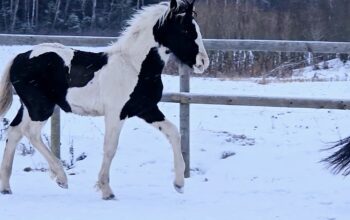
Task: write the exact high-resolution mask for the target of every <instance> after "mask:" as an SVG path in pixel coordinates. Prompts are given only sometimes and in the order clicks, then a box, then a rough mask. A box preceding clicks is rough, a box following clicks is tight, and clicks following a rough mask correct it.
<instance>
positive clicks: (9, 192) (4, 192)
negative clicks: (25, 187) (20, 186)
mask: <svg viewBox="0 0 350 220" xmlns="http://www.w3.org/2000/svg"><path fill="white" fill-rule="evenodd" d="M1 194H3V195H10V194H12V191H11V190H10V189H4V190H1Z"/></svg>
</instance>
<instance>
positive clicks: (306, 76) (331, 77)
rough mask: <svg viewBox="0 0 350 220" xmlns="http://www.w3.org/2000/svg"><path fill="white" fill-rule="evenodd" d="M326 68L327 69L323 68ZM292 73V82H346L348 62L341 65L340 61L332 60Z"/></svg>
mask: <svg viewBox="0 0 350 220" xmlns="http://www.w3.org/2000/svg"><path fill="white" fill-rule="evenodd" d="M325 64H326V66H328V68H325ZM316 66H317V67H318V69H316V70H315V67H314V66H309V67H305V68H301V69H297V70H294V71H293V76H292V79H293V80H298V79H302V80H313V81H320V80H321V81H324V80H327V81H346V80H350V62H349V61H348V62H346V63H343V62H342V61H341V60H340V59H333V60H329V61H325V62H321V63H318V64H317V65H316Z"/></svg>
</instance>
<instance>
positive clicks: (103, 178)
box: [97, 115, 124, 200]
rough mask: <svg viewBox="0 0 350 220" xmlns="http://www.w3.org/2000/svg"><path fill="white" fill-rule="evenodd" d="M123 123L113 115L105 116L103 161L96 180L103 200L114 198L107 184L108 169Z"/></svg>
mask: <svg viewBox="0 0 350 220" xmlns="http://www.w3.org/2000/svg"><path fill="white" fill-rule="evenodd" d="M123 124H124V121H119V120H118V119H116V117H115V116H114V115H113V116H112V117H108V116H105V137H104V146H103V161H102V166H101V170H100V173H99V176H98V182H97V187H98V188H99V189H100V190H101V191H102V198H103V199H105V200H110V199H114V198H115V196H114V194H113V191H112V189H111V187H110V185H109V170H110V168H111V164H112V160H113V158H114V155H115V153H116V151H117V147H118V140H119V134H120V131H121V129H122V127H123Z"/></svg>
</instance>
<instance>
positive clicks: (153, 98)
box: [120, 47, 164, 123]
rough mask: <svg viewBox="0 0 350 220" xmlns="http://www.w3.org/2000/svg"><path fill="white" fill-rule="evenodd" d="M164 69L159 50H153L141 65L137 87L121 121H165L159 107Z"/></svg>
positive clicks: (122, 112)
mask: <svg viewBox="0 0 350 220" xmlns="http://www.w3.org/2000/svg"><path fill="white" fill-rule="evenodd" d="M163 68H164V62H163V60H162V59H161V58H160V56H159V53H158V48H156V47H153V48H151V50H150V52H149V53H148V55H147V56H146V59H145V60H144V61H143V63H142V65H141V70H140V74H139V76H138V81H137V84H136V87H135V89H134V91H133V92H132V93H131V95H130V99H129V100H128V101H127V102H126V104H125V105H124V107H123V109H122V111H121V113H120V119H121V120H124V119H126V118H127V117H129V118H131V117H133V116H138V117H140V118H143V119H144V120H145V121H147V122H148V123H152V122H155V121H163V120H164V115H163V114H162V113H161V112H160V110H159V109H158V106H157V104H158V102H159V101H160V100H161V98H162V93H163V83H162V79H161V74H162V71H163Z"/></svg>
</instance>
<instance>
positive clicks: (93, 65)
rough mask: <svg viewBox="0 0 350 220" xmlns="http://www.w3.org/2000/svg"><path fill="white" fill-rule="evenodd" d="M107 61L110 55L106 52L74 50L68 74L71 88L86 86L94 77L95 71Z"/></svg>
mask: <svg viewBox="0 0 350 220" xmlns="http://www.w3.org/2000/svg"><path fill="white" fill-rule="evenodd" d="M107 62H108V56H107V54H105V53H92V52H85V51H79V50H76V51H74V57H73V59H72V62H71V69H70V73H69V76H68V86H69V88H71V87H84V86H86V85H87V84H88V83H89V82H90V81H91V80H92V79H93V78H94V74H95V72H97V71H98V70H100V69H101V68H102V67H103V66H104V65H106V64H107Z"/></svg>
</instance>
